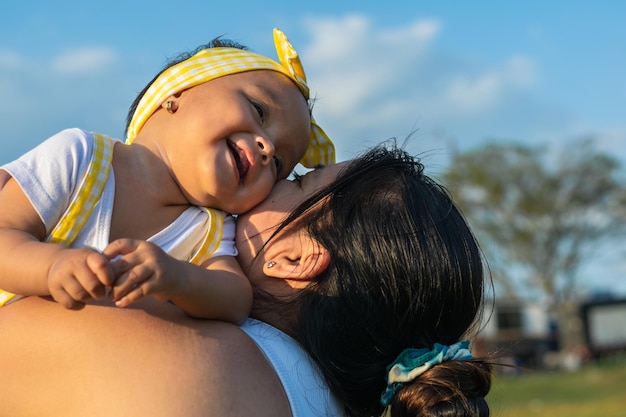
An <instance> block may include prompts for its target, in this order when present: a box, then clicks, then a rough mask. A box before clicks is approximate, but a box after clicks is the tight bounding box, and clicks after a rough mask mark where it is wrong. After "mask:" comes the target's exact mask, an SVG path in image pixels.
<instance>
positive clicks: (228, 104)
mask: <svg viewBox="0 0 626 417" xmlns="http://www.w3.org/2000/svg"><path fill="white" fill-rule="evenodd" d="M170 100H172V101H173V102H174V105H173V106H174V110H175V113H174V114H168V113H166V112H165V111H163V109H160V110H158V111H160V112H161V115H160V116H161V117H160V118H158V119H155V122H158V123H155V126H151V125H150V124H149V123H146V126H145V127H144V128H143V129H142V131H141V132H140V133H139V135H138V136H137V138H136V139H135V142H134V143H135V144H137V145H139V146H146V147H148V148H149V149H150V150H151V151H152V152H154V153H155V154H156V155H158V156H159V158H160V159H162V160H163V161H165V163H166V164H167V166H168V167H169V172H170V174H171V176H172V179H173V180H174V181H175V182H176V184H177V185H178V187H180V190H181V192H182V196H181V197H182V198H183V199H181V202H188V204H194V205H198V206H205V207H213V208H218V209H221V210H224V211H226V212H229V213H233V214H239V213H243V212H246V211H248V210H249V209H251V208H252V207H253V206H254V205H256V204H258V203H260V202H261V201H262V200H263V198H264V197H265V196H266V195H268V193H269V192H270V190H271V188H272V186H273V185H274V183H275V182H276V180H278V179H281V178H286V177H287V175H289V173H290V171H291V169H292V168H293V167H294V166H295V165H296V164H297V163H298V161H299V159H300V158H301V157H302V155H304V152H305V151H306V148H307V147H308V143H309V137H310V115H309V108H308V105H307V103H306V100H305V99H304V96H303V95H302V93H301V92H300V90H299V89H298V88H297V87H296V85H295V84H294V83H293V82H292V81H291V80H289V79H288V78H287V77H286V76H284V75H282V74H280V73H278V72H275V71H267V70H260V71H248V72H244V73H240V74H233V75H228V76H225V77H220V78H217V79H215V80H212V81H210V82H207V83H204V84H201V85H198V86H196V87H193V88H191V89H189V90H186V91H183V92H182V93H180V94H179V95H176V96H174V97H171V98H170ZM156 129H158V131H155V130H156ZM155 135H158V136H156V137H157V139H155Z"/></svg>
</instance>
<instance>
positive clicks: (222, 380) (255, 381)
mask: <svg viewBox="0 0 626 417" xmlns="http://www.w3.org/2000/svg"><path fill="white" fill-rule="evenodd" d="M0 337H1V338H2V343H0V370H2V372H0V403H2V404H3V409H2V410H1V411H0V416H1V415H2V413H7V414H6V415H11V416H19V415H25V414H33V415H34V414H36V415H41V416H46V415H66V416H73V415H83V414H84V410H85V407H89V409H90V410H98V411H97V412H96V413H91V412H90V414H91V415H95V416H97V415H99V414H98V413H101V414H102V415H103V416H104V415H110V414H112V413H116V414H120V413H121V414H124V415H152V416H180V415H185V416H196V415H197V416H206V415H229V416H237V415H242V416H243V415H257V416H263V415H267V416H291V413H290V409H289V404H288V402H287V399H286V396H285V394H284V391H283V388H282V386H281V384H280V382H279V380H278V378H277V376H276V374H275V373H274V371H273V369H272V368H271V366H270V365H269V363H268V362H267V360H266V359H265V357H264V356H263V354H262V353H261V352H260V351H259V350H258V349H257V347H256V345H255V344H254V342H253V341H252V340H251V339H250V338H249V337H248V336H247V335H246V334H245V333H244V332H243V331H241V329H239V328H238V327H237V326H234V325H231V324H228V323H223V322H218V321H210V320H197V319H192V318H189V317H187V316H185V315H184V314H183V313H182V312H181V311H180V310H179V309H178V308H176V307H174V306H171V305H169V304H167V303H159V302H156V301H146V302H144V303H143V305H142V306H141V308H128V309H119V308H116V307H113V306H109V305H88V306H86V307H85V308H83V309H82V310H79V311H70V310H66V309H64V308H63V307H61V306H60V305H58V304H56V303H54V302H51V301H47V300H44V299H41V298H35V297H31V298H27V299H24V300H20V301H18V302H16V303H14V304H12V305H9V306H7V307H3V308H2V309H0ZM20 407H29V408H28V409H24V408H20ZM43 410H46V411H47V413H46V412H43Z"/></svg>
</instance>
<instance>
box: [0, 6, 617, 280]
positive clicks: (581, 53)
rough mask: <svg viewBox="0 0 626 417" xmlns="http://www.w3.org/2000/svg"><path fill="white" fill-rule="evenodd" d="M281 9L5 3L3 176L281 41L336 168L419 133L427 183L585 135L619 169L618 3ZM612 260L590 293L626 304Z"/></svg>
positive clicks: (0, 59)
mask: <svg viewBox="0 0 626 417" xmlns="http://www.w3.org/2000/svg"><path fill="white" fill-rule="evenodd" d="M285 3H286V4H284V5H283V4H280V3H278V2H274V3H272V2H249V1H232V2H225V1H221V2H212V1H185V0H182V1H177V2H173V1H172V2H153V1H144V0H141V1H132V0H127V1H124V2H122V1H118V0H109V1H106V2H86V1H63V0H61V1H56V2H49V1H29V0H23V1H20V2H17V1H16V2H8V3H6V4H4V5H3V6H2V12H1V13H0V27H2V35H1V36H0V91H2V92H3V93H4V94H3V97H4V99H3V100H0V163H4V162H7V161H9V160H11V159H13V158H15V157H17V156H19V155H20V154H21V153H23V152H25V151H26V150H27V149H29V148H31V147H32V146H34V145H35V144H37V143H39V142H40V141H41V140H43V139H45V138H46V137H48V136H50V135H52V134H53V133H55V132H56V131H58V130H61V129H64V128H67V127H74V126H76V127H82V128H85V129H87V130H94V131H99V132H102V133H107V134H110V135H112V136H118V137H122V136H123V128H124V120H125V116H126V111H127V109H128V106H129V104H130V103H131V101H132V100H133V99H134V97H135V95H136V94H137V92H138V91H139V90H141V88H143V86H144V85H145V84H146V83H147V82H148V81H149V80H150V79H151V78H152V76H153V75H154V74H155V72H156V71H158V70H159V69H160V68H161V67H162V65H163V63H164V62H165V59H166V58H168V57H171V56H174V55H176V54H177V53H179V52H183V51H187V50H190V49H193V48H195V47H196V46H198V45H200V44H202V43H205V42H207V41H208V40H210V39H212V38H213V37H215V36H217V35H224V36H225V37H228V38H231V39H234V40H237V41H240V42H241V43H243V44H245V45H247V46H248V47H250V49H252V50H255V51H258V52H261V53H264V54H267V55H269V56H271V57H274V56H275V52H274V49H273V44H272V28H273V27H279V28H281V29H282V30H283V31H284V32H285V33H286V34H287V36H288V37H289V39H290V40H291V42H292V43H293V44H294V46H295V47H296V49H297V50H298V51H299V52H300V55H301V57H302V60H303V63H304V68H305V70H306V72H307V76H308V79H309V84H310V86H311V89H312V92H313V93H314V94H315V95H316V96H317V103H316V107H315V116H316V119H317V121H318V123H319V124H320V125H321V126H322V127H324V129H325V130H326V132H327V133H328V134H329V135H330V136H331V137H332V138H333V139H334V141H335V143H336V145H337V150H338V156H339V159H341V160H344V159H349V158H350V157H351V156H353V155H354V154H355V153H357V152H358V151H360V150H362V149H364V148H365V147H367V146H369V145H371V144H374V143H377V142H379V141H380V140H383V139H386V138H389V137H398V138H405V137H406V136H407V135H408V134H410V133H411V132H412V131H414V130H416V129H417V133H416V134H415V135H413V137H412V139H411V141H410V144H409V149H410V150H411V151H412V152H415V153H421V152H426V153H427V155H428V156H427V157H426V159H425V162H426V163H427V165H429V166H430V172H431V173H432V174H433V175H437V173H441V172H443V171H444V169H445V166H446V164H447V163H448V160H449V156H450V152H451V150H452V149H468V148H471V147H474V146H477V145H479V144H481V143H484V142H485V141H486V140H494V139H497V140H501V141H518V142H524V143H529V144H546V145H549V146H550V147H553V148H555V149H558V148H559V147H562V146H568V144H569V143H572V141H573V140H575V139H577V138H580V137H582V136H593V137H595V138H596V140H597V143H598V146H599V147H600V148H601V149H602V150H604V151H607V152H610V153H611V154H613V155H615V156H617V157H618V158H620V159H621V160H622V161H624V163H625V164H626V76H625V74H626V25H624V21H625V19H626V2H623V1H618V0H614V1H609V0H605V1H602V0H600V1H595V2H590V1H577V0H572V1H565V0H553V1H539V0H535V1H533V0H531V1H524V2H522V1H518V2H503V1H495V0H494V1H471V2H461V1H458V2H451V1H448V2H442V1H439V2H434V1H429V2H426V1H412V2H408V1H407V2H403V3H405V4H403V5H401V6H400V5H398V6H393V5H392V4H393V3H392V2H381V1H363V0H361V1H358V2H357V1H342V2H339V1H333V2H330V1H315V2H289V3H287V2H285ZM613 250H614V251H617V250H620V251H621V252H619V253H618V252H609V253H608V255H607V256H609V258H611V259H612V260H611V261H608V263H607V261H606V260H603V261H602V262H601V263H602V265H605V266H604V267H603V268H602V269H601V272H598V271H600V270H599V269H597V268H596V269H593V268H592V270H593V271H594V272H593V275H594V280H593V282H594V283H593V284H591V283H590V281H589V280H588V282H587V285H588V286H592V285H599V286H612V287H618V288H620V287H619V286H620V285H621V286H622V287H621V288H623V290H624V291H626V284H621V282H622V281H626V280H624V279H621V277H623V276H624V274H625V273H626V264H625V263H624V262H623V261H620V258H624V256H623V254H624V253H623V251H622V250H621V249H613ZM612 255H613V256H612ZM606 265H608V266H606ZM592 266H593V263H592ZM598 276H601V277H602V278H598Z"/></svg>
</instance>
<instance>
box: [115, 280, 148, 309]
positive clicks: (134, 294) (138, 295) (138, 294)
mask: <svg viewBox="0 0 626 417" xmlns="http://www.w3.org/2000/svg"><path fill="white" fill-rule="evenodd" d="M146 295H147V294H146V293H145V292H144V289H143V285H137V286H135V287H133V288H132V289H131V290H130V291H129V292H128V293H127V294H126V295H125V296H123V297H122V298H120V299H119V300H117V301H115V305H116V306H117V307H128V306H129V305H131V304H132V303H134V302H137V301H139V300H141V299H142V298H144V297H145V296H146Z"/></svg>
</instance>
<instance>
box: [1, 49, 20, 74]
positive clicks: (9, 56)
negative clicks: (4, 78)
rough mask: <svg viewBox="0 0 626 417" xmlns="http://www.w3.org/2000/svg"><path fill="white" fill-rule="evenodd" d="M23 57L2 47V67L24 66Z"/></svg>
mask: <svg viewBox="0 0 626 417" xmlns="http://www.w3.org/2000/svg"><path fill="white" fill-rule="evenodd" d="M23 63H24V60H23V58H22V57H21V56H20V55H19V54H17V53H15V52H13V51H9V50H1V49H0V69H3V70H4V69H7V70H16V69H19V68H20V67H22V66H23Z"/></svg>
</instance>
